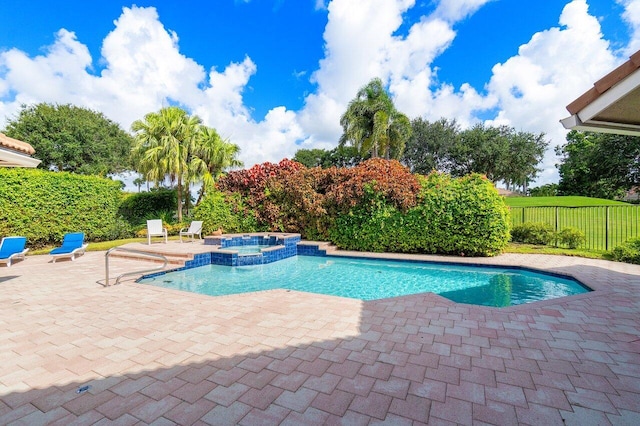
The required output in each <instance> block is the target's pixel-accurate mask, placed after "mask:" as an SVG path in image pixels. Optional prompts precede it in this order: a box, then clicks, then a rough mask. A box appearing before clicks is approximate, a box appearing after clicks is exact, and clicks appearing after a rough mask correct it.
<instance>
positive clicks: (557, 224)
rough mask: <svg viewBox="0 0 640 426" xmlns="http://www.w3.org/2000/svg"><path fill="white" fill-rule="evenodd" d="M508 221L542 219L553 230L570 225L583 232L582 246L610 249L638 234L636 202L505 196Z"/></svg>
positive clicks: (514, 223) (639, 209) (638, 208)
mask: <svg viewBox="0 0 640 426" xmlns="http://www.w3.org/2000/svg"><path fill="white" fill-rule="evenodd" d="M505 202H506V203H507V205H508V206H510V209H511V225H512V226H516V225H518V224H521V223H524V222H544V223H547V224H549V225H551V226H552V227H553V228H554V229H555V230H556V231H560V230H562V229H564V228H567V227H574V228H578V229H580V230H581V231H582V232H584V234H585V236H586V242H585V244H584V245H583V246H582V248H585V249H589V250H611V249H613V248H614V247H617V246H619V245H620V244H622V243H623V242H625V241H626V240H628V239H631V238H636V237H640V228H639V226H638V225H639V221H640V206H638V205H633V204H628V203H623V202H619V201H612V200H604V199H600V198H589V197H507V198H506V199H505Z"/></svg>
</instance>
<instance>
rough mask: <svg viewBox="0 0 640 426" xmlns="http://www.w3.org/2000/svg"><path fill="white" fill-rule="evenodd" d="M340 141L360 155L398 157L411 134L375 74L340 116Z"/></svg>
mask: <svg viewBox="0 0 640 426" xmlns="http://www.w3.org/2000/svg"><path fill="white" fill-rule="evenodd" d="M340 125H341V126H342V129H343V134H342V136H341V137H340V145H341V146H343V145H345V144H346V143H351V144H352V145H353V146H354V147H356V148H357V149H358V151H359V152H360V154H361V155H363V156H364V155H366V154H369V153H370V154H371V156H372V157H378V156H379V155H380V154H382V155H384V157H385V158H387V159H389V158H394V159H398V158H400V157H401V156H402V152H403V150H404V147H405V144H406V142H407V140H408V139H409V137H410V136H411V122H410V121H409V119H408V118H407V116H406V115H404V114H402V113H401V112H399V111H398V110H396V108H395V106H394V105H393V101H392V100H391V97H390V96H389V94H388V93H387V91H386V90H385V88H384V85H383V84H382V80H380V79H379V78H374V79H373V80H371V81H370V82H369V83H368V84H367V85H366V86H363V87H362V88H360V90H358V93H357V94H356V97H355V98H354V99H353V100H352V101H351V102H349V106H348V107H347V110H346V111H345V113H344V114H342V117H340Z"/></svg>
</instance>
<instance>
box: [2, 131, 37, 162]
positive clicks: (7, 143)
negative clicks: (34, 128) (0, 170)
mask: <svg viewBox="0 0 640 426" xmlns="http://www.w3.org/2000/svg"><path fill="white" fill-rule="evenodd" d="M35 152H36V151H35V149H33V147H32V146H31V145H29V144H28V143H26V142H22V141H19V140H17V139H13V138H10V137H9V136H7V135H5V134H4V133H0V167H37V166H38V164H40V160H37V159H35V158H31V155H32V154H35Z"/></svg>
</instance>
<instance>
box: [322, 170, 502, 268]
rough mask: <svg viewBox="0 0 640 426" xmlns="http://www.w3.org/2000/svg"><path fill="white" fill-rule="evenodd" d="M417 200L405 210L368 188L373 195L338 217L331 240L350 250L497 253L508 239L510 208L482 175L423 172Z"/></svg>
mask: <svg viewBox="0 0 640 426" xmlns="http://www.w3.org/2000/svg"><path fill="white" fill-rule="evenodd" d="M420 180H421V186H422V188H421V191H420V193H419V194H418V203H417V205H416V206H415V207H413V208H411V209H409V210H408V211H407V212H406V213H403V212H402V211H400V210H398V209H397V208H395V207H393V206H391V205H389V204H388V203H387V202H385V200H384V199H383V198H381V197H380V195H379V194H378V193H376V192H374V191H371V190H370V191H369V201H368V202H367V203H363V204H362V205H360V206H358V207H357V208H354V209H352V210H351V211H350V212H349V213H348V214H343V215H340V216H338V217H337V218H336V220H335V223H334V225H333V226H332V227H331V228H330V230H329V234H330V239H331V241H332V242H333V243H334V244H336V245H337V246H338V247H340V248H343V249H347V250H361V251H377V252H382V251H384V252H402V253H430V254H435V253H438V254H451V255H458V256H492V255H496V254H499V253H500V252H501V251H502V250H503V249H504V248H505V247H506V246H507V244H508V242H509V221H508V217H509V216H508V215H509V211H508V208H507V206H506V205H505V203H504V200H503V198H502V197H501V196H500V195H498V192H497V191H496V189H495V188H494V187H493V185H492V184H491V182H490V181H489V180H487V179H486V178H484V177H482V176H480V175H477V174H476V175H470V176H466V177H462V178H458V179H455V178H451V177H450V176H448V175H445V174H441V173H431V174H430V175H429V176H427V177H421V179H420Z"/></svg>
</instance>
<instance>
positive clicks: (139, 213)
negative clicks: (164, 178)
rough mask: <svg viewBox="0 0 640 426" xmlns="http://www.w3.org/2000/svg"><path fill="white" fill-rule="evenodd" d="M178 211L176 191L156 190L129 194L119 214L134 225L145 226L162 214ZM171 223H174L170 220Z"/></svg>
mask: <svg viewBox="0 0 640 426" xmlns="http://www.w3.org/2000/svg"><path fill="white" fill-rule="evenodd" d="M177 209H178V195H177V191H176V190H175V189H166V188H154V189H152V190H151V191H148V192H138V193H134V194H127V195H126V196H125V198H124V200H123V201H122V204H121V205H120V209H119V213H120V214H121V215H122V217H124V218H125V219H126V220H127V221H129V223H131V224H132V225H140V224H145V223H146V220H147V219H151V218H152V217H151V216H154V215H155V217H153V218H156V217H157V216H158V214H159V213H160V212H171V215H173V214H174V213H175V212H176V210H177ZM169 222H172V220H170V221H169Z"/></svg>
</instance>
